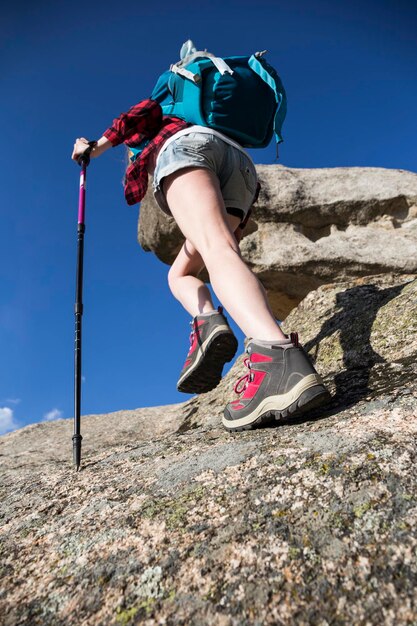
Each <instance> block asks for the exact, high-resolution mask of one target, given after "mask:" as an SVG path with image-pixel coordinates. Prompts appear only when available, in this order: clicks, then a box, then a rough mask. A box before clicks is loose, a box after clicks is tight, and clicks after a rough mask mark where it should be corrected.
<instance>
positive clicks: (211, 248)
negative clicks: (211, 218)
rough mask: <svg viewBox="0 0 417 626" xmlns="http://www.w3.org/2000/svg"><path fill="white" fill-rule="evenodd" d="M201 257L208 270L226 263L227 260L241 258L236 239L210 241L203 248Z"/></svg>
mask: <svg viewBox="0 0 417 626" xmlns="http://www.w3.org/2000/svg"><path fill="white" fill-rule="evenodd" d="M201 256H202V257H203V259H204V262H205V264H206V266H207V268H208V266H211V265H213V264H216V265H217V264H223V263H227V261H228V259H233V260H234V259H235V258H236V256H238V257H239V258H241V253H240V248H239V245H238V243H237V241H236V239H235V238H234V237H233V238H230V239H223V240H221V241H211V242H209V243H208V245H207V246H206V247H205V249H204V250H203V252H201Z"/></svg>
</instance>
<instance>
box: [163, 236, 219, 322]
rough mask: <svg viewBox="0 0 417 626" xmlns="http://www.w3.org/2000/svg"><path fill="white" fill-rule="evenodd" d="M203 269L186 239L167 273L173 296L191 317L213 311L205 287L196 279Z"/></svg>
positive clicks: (194, 250)
mask: <svg viewBox="0 0 417 626" xmlns="http://www.w3.org/2000/svg"><path fill="white" fill-rule="evenodd" d="M203 267H204V261H203V259H202V258H201V255H200V253H199V252H197V250H196V249H195V247H194V246H193V244H192V243H191V242H190V241H188V240H187V239H186V240H185V242H184V244H183V246H182V248H181V250H180V251H179V253H178V255H177V257H176V259H175V261H174V263H173V264H172V266H171V268H170V270H169V272H168V285H169V288H170V290H171V292H172V294H173V296H174V297H175V298H176V299H177V300H178V301H179V302H180V303H181V304H182V306H183V307H184V309H185V310H186V311H188V313H189V314H190V315H191V317H196V316H197V315H201V313H209V312H210V311H214V310H215V309H214V305H213V301H212V299H211V294H210V291H209V289H208V287H207V285H206V284H205V283H204V282H203V281H202V280H201V279H200V278H198V274H199V272H200V271H201V270H202V269H203Z"/></svg>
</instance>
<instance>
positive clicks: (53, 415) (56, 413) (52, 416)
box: [42, 409, 63, 422]
mask: <svg viewBox="0 0 417 626" xmlns="http://www.w3.org/2000/svg"><path fill="white" fill-rule="evenodd" d="M62 415H63V413H62V411H60V410H59V409H52V410H51V411H48V413H45V415H44V416H43V418H42V419H43V421H44V422H52V421H53V420H59V419H61V417H62Z"/></svg>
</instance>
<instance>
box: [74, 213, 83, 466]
mask: <svg viewBox="0 0 417 626" xmlns="http://www.w3.org/2000/svg"><path fill="white" fill-rule="evenodd" d="M84 233H85V224H78V242H77V281H76V297H75V354H74V357H75V358H74V372H75V388H74V435H73V437H72V444H73V462H74V465H75V466H76V468H77V471H78V469H79V467H80V463H81V441H82V435H81V382H82V380H81V338H82V315H83V266H84Z"/></svg>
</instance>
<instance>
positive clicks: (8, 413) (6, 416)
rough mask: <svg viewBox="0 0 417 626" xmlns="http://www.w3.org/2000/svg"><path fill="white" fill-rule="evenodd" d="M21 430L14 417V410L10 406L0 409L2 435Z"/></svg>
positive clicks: (0, 433) (0, 431)
mask: <svg viewBox="0 0 417 626" xmlns="http://www.w3.org/2000/svg"><path fill="white" fill-rule="evenodd" d="M16 428H19V424H18V423H17V422H16V421H15V419H14V417H13V409H10V408H9V407H8V406H4V407H0V435H4V433H8V432H10V431H11V430H16Z"/></svg>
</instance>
